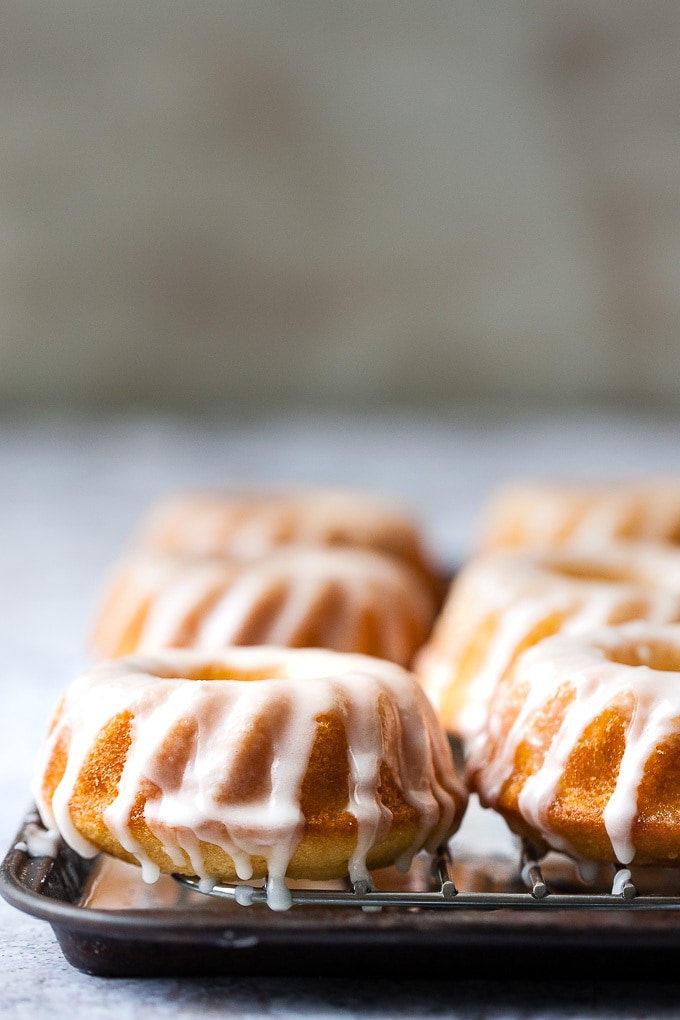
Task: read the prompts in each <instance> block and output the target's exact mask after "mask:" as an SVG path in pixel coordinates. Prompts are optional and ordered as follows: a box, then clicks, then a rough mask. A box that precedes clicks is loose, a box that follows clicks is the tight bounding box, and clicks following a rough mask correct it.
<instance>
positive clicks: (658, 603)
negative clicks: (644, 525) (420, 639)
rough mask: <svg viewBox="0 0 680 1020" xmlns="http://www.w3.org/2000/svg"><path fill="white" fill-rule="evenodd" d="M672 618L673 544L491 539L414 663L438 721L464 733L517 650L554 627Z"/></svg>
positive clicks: (676, 561)
mask: <svg viewBox="0 0 680 1020" xmlns="http://www.w3.org/2000/svg"><path fill="white" fill-rule="evenodd" d="M635 619H647V620H651V621H653V622H656V623H672V622H675V621H678V620H680V550H676V549H672V548H668V547H666V546H664V545H661V544H657V543H651V542H650V543H643V542H636V543H626V542H619V543H616V542H610V543H608V544H606V545H603V546H601V547H600V546H598V547H597V548H594V549H591V548H589V547H586V548H583V549H577V548H576V547H569V548H566V547H565V548H561V549H543V550H537V549H522V550H514V549H500V550H497V551H494V552H488V553H486V554H480V555H478V556H476V557H473V558H472V559H470V560H469V561H468V562H467V563H466V564H465V566H464V567H463V568H462V569H461V571H460V572H459V574H458V576H457V577H456V578H455V579H454V581H453V582H452V585H451V587H450V589H449V594H448V596H447V598H446V600H445V602H444V606H443V608H442V610H441V612H440V614H439V615H438V617H437V619H436V622H435V625H434V628H433V630H432V633H431V635H430V637H429V638H428V640H427V641H426V642H425V644H424V645H423V646H422V647H421V649H419V651H418V652H417V653H416V656H415V660H414V663H413V668H414V670H415V672H416V674H417V675H418V677H419V680H420V682H421V683H422V685H423V687H424V689H425V691H426V693H427V694H428V696H429V698H430V700H431V701H432V702H433V704H434V706H435V709H436V711H437V713H438V716H439V719H440V721H441V722H442V723H443V725H444V726H445V728H446V729H447V730H448V731H449V732H451V733H453V734H455V735H456V736H458V737H460V738H462V739H464V740H470V739H472V738H473V737H474V736H475V734H476V733H477V732H478V731H479V730H481V729H482V728H483V726H484V724H485V720H486V712H487V707H488V702H489V699H490V698H491V697H492V696H493V693H494V691H495V689H496V685H497V684H498V681H499V679H500V678H501V677H502V676H503V674H504V673H505V672H506V671H507V670H508V668H509V667H510V666H511V665H512V663H513V662H514V661H515V660H516V659H517V657H518V656H519V654H520V653H521V652H522V651H523V650H524V649H525V648H528V647H530V646H531V645H533V644H536V642H538V641H540V640H541V639H542V638H545V637H548V636H549V635H551V634H555V633H557V632H559V631H567V632H575V631H578V630H583V629H587V628H590V627H594V626H601V625H606V624H615V623H623V622H625V621H627V620H635Z"/></svg>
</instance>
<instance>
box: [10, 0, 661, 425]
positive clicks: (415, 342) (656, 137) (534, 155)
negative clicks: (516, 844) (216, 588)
mask: <svg viewBox="0 0 680 1020" xmlns="http://www.w3.org/2000/svg"><path fill="white" fill-rule="evenodd" d="M0 17H1V22H2V25H1V42H0V47H1V53H0V406H1V407H3V408H15V407H21V408H34V407H43V406H49V407H54V406H69V407H83V408H87V407H94V408H121V407H122V408H124V407H126V406H128V405H130V404H132V405H135V406H153V407H162V408H166V409H169V410H173V409H180V410H183V411H185V410H196V409H200V410H202V409H206V408H210V409H212V408H214V409H224V408H230V409H233V408H234V407H236V406H241V405H243V406H249V407H253V406H263V407H271V406H286V405H290V404H294V405H295V406H304V405H310V406H316V405H332V406H368V407H372V406H375V405H376V404H378V405H388V404H389V405H403V404H413V405H414V406H422V405H426V406H428V407H431V406H434V405H442V404H444V405H452V404H455V403H456V402H457V401H462V400H465V401H469V400H480V401H483V400H492V401H493V400H498V401H502V400H507V401H510V402H516V401H521V402H522V403H525V402H527V401H528V402H531V401H533V402H536V403H538V404H542V405H547V406H551V405H554V404H555V403H556V402H561V403H563V402H567V403H573V402H579V401H596V402H614V403H619V404H621V403H622V402H625V403H626V404H627V405H629V406H650V405H653V406H664V407H667V406H670V407H676V406H678V405H680V387H679V386H678V378H679V374H680V343H678V336H679V335H680V329H679V327H680V286H679V272H678V268H679V266H680V118H679V112H678V111H679V110H680V74H679V73H678V53H679V52H680V4H677V3H675V2H673V0H667V2H663V0H650V2H647V3H644V4H643V3H638V2H626V0H599V2H598V0H561V2H544V0H521V2H520V0H511V2H507V0H482V2H479V3H465V2H460V3H458V2H455V0H443V2H438V0H418V2H392V0H390V2H387V0H372V2H368V3H366V2H359V0H356V2H355V0H285V2H281V3H274V2H271V0H196V2H193V3H173V4H169V5H164V4H156V3H151V2H149V0H137V2H135V3H132V2H128V0H121V2H118V3H104V2H103V0H60V2H59V3H57V4H55V3H53V2H51V0H3V4H2V13H1V15H0Z"/></svg>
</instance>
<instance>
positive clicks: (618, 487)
mask: <svg viewBox="0 0 680 1020" xmlns="http://www.w3.org/2000/svg"><path fill="white" fill-rule="evenodd" d="M621 539H623V540H632V541H660V542H664V543H668V544H671V545H678V544H680V478H678V479H675V478H649V479H619V480H617V479H611V480H608V481H603V482H601V481H587V480H581V481H578V480H565V481H554V482H550V481H540V480H538V481H531V480H525V481H521V480H518V481H516V482H511V483H507V484H505V485H502V486H500V487H499V488H498V489H497V490H496V491H495V492H493V493H492V494H491V497H490V498H489V500H488V502H487V503H486V505H485V506H484V508H483V510H482V514H481V517H480V525H479V529H478V534H477V536H476V546H477V551H479V552H483V551H486V550H489V549H497V548H501V547H503V548H504V547H520V546H528V545H534V546H545V545H547V546H555V545H568V544H570V543H573V542H575V543H578V544H583V543H590V544H593V545H594V544H597V543H601V542H604V543H606V542H609V541H612V540H621Z"/></svg>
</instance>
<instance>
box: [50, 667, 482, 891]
mask: <svg viewBox="0 0 680 1020" xmlns="http://www.w3.org/2000/svg"><path fill="white" fill-rule="evenodd" d="M216 664H217V665H218V666H219V669H220V671H223V673H224V675H227V676H244V675H246V676H247V675H249V674H251V675H255V676H256V677H258V679H250V680H248V679H240V680H239V679H229V680H201V679H191V680H188V679H184V678H185V677H187V676H188V677H192V678H200V677H201V676H206V675H208V676H209V675H211V674H210V673H206V669H207V668H209V669H214V667H215V665H216ZM212 675H214V673H213V674H212ZM220 675H222V673H220ZM261 677H265V678H262V679H259V678H261ZM381 697H384V698H386V699H388V700H387V702H386V704H387V705H388V712H392V714H393V722H394V724H395V731H396V732H397V733H398V738H397V742H398V745H399V746H396V747H394V748H393V747H387V746H385V742H384V740H383V737H382V732H381V725H380V721H379V718H378V710H377V705H378V700H379V699H380V698H381ZM331 710H333V711H335V712H338V713H339V714H340V715H341V717H342V719H343V722H344V725H345V729H346V734H347V740H348V745H349V748H350V752H349V764H350V779H349V789H348V804H347V811H349V812H350V813H351V814H352V815H354V817H355V818H356V820H357V833H358V835H357V845H356V849H355V852H354V854H353V856H352V859H351V861H350V875H351V877H352V879H353V880H357V879H362V878H363V879H366V880H368V871H367V868H366V856H367V854H368V853H369V851H370V849H371V848H372V847H373V846H374V845H375V843H376V842H377V841H378V840H379V839H380V838H381V837H382V836H383V835H384V834H385V832H386V831H387V829H388V828H389V825H390V821H391V816H390V813H389V812H388V811H387V810H386V809H385V808H384V807H383V806H382V804H381V803H380V798H379V795H378V786H379V778H380V775H379V774H380V764H381V762H382V761H386V762H387V763H388V764H389V766H390V768H391V769H392V770H393V774H394V775H395V777H396V778H397V781H398V782H399V784H400V786H401V788H402V791H403V796H404V798H405V800H406V801H407V803H409V804H411V805H412V806H413V807H414V808H416V810H417V812H418V817H419V819H420V829H419V831H418V833H417V835H416V838H415V839H414V841H413V845H412V846H411V848H410V849H409V854H410V855H412V854H414V853H415V852H416V851H418V850H420V849H421V848H423V847H425V848H427V849H429V850H434V849H435V848H436V846H437V845H439V843H440V842H441V841H442V839H444V838H446V837H447V836H448V835H449V834H450V833H451V831H452V830H453V828H455V827H456V826H457V824H459V822H460V819H459V818H457V817H456V798H455V796H454V790H455V793H456V795H457V796H458V797H460V793H461V788H460V784H459V782H458V780H457V778H456V777H455V774H454V772H453V765H452V761H451V754H450V750H449V747H448V743H447V741H446V738H445V736H444V734H443V732H442V730H441V728H440V727H439V725H438V724H437V722H436V719H435V717H434V714H433V712H432V709H431V707H430V705H429V703H428V702H427V699H426V698H425V696H424V695H423V694H422V692H421V691H420V688H419V687H418V685H417V683H416V682H415V679H414V677H413V676H412V675H411V674H410V673H408V672H407V671H406V670H403V669H401V668H400V667H399V666H396V665H394V664H392V663H389V662H386V661H382V660H379V659H375V658H372V657H367V656H359V655H341V654H340V653H333V652H326V651H320V650H315V649H302V650H290V649H280V648H272V647H266V648H264V647H263V648H235V649H231V650H229V651H228V652H223V653H219V654H213V655H211V656H210V658H209V659H207V658H206V656H205V655H201V654H200V653H197V652H190V651H186V650H182V651H173V652H168V653H165V654H159V655H158V656H156V657H155V658H144V657H130V658H126V659H120V660H117V661H115V662H104V663H101V664H99V665H98V666H97V667H95V668H94V669H93V670H91V671H90V672H89V673H86V674H84V675H83V676H81V677H80V678H79V679H78V680H76V681H75V682H74V683H73V684H72V685H71V687H70V688H69V689H68V690H67V692H66V695H65V701H64V704H63V709H62V713H61V716H60V718H59V720H58V723H57V725H56V726H55V727H54V729H53V730H52V732H51V734H50V736H49V738H48V740H47V741H46V744H45V747H44V749H43V751H42V753H41V755H40V758H39V760H38V762H37V765H36V770H35V777H34V781H33V792H34V796H35V798H36V803H37V804H38V808H39V811H40V815H41V818H42V820H43V822H44V824H45V825H46V826H47V827H49V828H53V829H56V830H58V831H59V832H60V833H61V835H62V836H63V838H64V839H65V840H66V842H67V843H68V844H69V845H70V846H72V847H73V848H74V849H75V850H76V851H77V852H78V853H80V854H81V855H83V856H86V857H87V856H93V855H94V854H95V853H96V852H97V850H96V848H95V847H94V846H92V845H91V844H90V843H89V842H88V841H87V840H85V839H84V838H83V837H82V835H80V833H79V832H78V831H77V830H76V827H75V825H74V823H73V820H72V818H71V813H70V803H71V798H72V795H73V791H74V785H75V783H76V781H77V778H78V775H79V773H80V770H81V768H82V766H83V764H84V762H85V760H86V759H87V756H88V754H89V751H90V748H91V747H92V744H93V742H94V741H95V739H96V737H97V735H98V734H99V733H100V731H101V730H102V728H103V727H104V726H105V724H106V723H107V722H108V721H109V720H110V719H112V718H113V717H115V716H117V715H119V714H120V713H123V712H129V713H130V714H131V715H132V717H133V722H132V726H131V738H132V739H131V745H130V748H129V750H128V753H127V757H126V761H125V765H124V768H123V772H122V775H121V777H120V780H119V783H118V789H117V794H116V797H115V799H114V800H113V802H112V803H111V804H110V806H109V807H108V808H107V809H106V812H105V815H104V821H105V824H106V826H107V827H108V829H109V830H110V831H111V833H113V835H114V836H115V837H116V839H117V840H118V841H119V843H120V844H121V845H122V846H123V847H124V848H125V849H126V850H127V851H128V852H129V853H131V854H132V855H133V856H134V857H135V858H136V860H137V861H138V862H139V864H140V865H141V867H142V872H143V877H144V879H145V880H146V881H148V882H154V881H156V880H157V879H158V877H159V869H158V867H157V865H156V864H155V863H154V862H153V861H151V860H150V859H149V857H148V855H147V854H146V852H145V850H144V849H143V848H142V847H141V846H140V844H139V843H138V841H137V840H136V839H135V838H134V836H133V834H132V833H131V831H130V825H129V822H130V813H131V810H132V808H133V806H134V804H135V798H136V796H137V794H138V792H139V790H140V783H152V784H154V787H155V788H156V789H157V791H158V792H157V794H152V795H150V796H149V797H148V799H147V800H146V804H145V808H144V818H145V821H146V823H147V825H148V827H149V829H150V830H151V831H152V833H154V835H156V836H157V838H158V839H159V840H160V842H161V844H162V845H163V847H164V848H165V850H166V852H167V854H168V855H169V856H170V858H171V859H172V860H173V862H176V863H179V862H180V861H182V860H183V859H184V855H186V857H188V858H189V860H190V862H191V866H192V868H193V870H194V872H195V874H196V875H197V876H198V877H199V878H200V879H202V880H206V882H209V881H210V880H211V878H212V877H213V876H211V874H210V873H209V871H208V870H206V865H205V862H204V859H203V855H202V853H201V848H200V846H199V841H204V842H209V843H213V844H216V845H217V846H220V847H221V848H222V849H223V850H224V851H225V852H226V853H227V854H228V855H229V856H230V857H231V858H232V859H233V861H234V863H235V867H236V870H237V874H238V875H239V877H240V878H241V879H243V880H248V879H249V878H250V877H251V875H252V873H253V871H252V864H251V858H252V857H256V856H257V857H262V858H264V859H265V860H266V862H267V868H268V884H267V889H268V900H269V903H270V905H271V906H272V907H273V908H274V909H285V907H286V906H288V905H289V903H290V897H289V894H288V891H287V887H286V885H285V875H286V871H287V867H288V863H289V861H290V859H291V857H292V856H293V853H294V852H295V849H296V847H297V845H298V843H299V841H300V839H301V836H302V833H303V829H304V822H305V820H304V817H303V815H302V812H301V808H300V790H301V785H302V781H303V778H304V776H305V773H306V770H307V764H308V761H309V757H310V753H311V750H312V745H313V742H314V737H315V732H316V719H317V718H318V717H319V716H320V715H322V714H324V713H327V712H329V711H331ZM267 713H274V714H275V715H276V716H277V717H278V718H280V719H283V720H285V724H284V725H282V726H281V727H280V730H277V736H276V738H275V741H276V744H275V748H274V751H275V753H274V760H273V765H272V768H271V775H270V781H271V785H270V788H269V789H266V787H267V783H266V782H265V783H264V787H265V792H264V793H262V794H261V796H260V797H259V799H257V800H252V799H250V798H249V799H247V800H246V801H245V802H240V801H239V800H238V799H230V798H225V796H224V791H225V789H226V788H228V785H229V778H230V774H231V772H232V769H233V767H234V763H235V761H236V759H237V757H238V754H239V752H240V749H241V747H242V744H243V740H244V738H246V737H247V736H248V735H249V733H250V732H251V730H252V727H253V725H255V724H256V723H257V720H258V719H261V718H262V717H263V716H264V715H266V714H267ZM286 713H287V714H286ZM189 722H190V723H191V726H192V727H193V728H194V730H195V734H196V738H195V743H194V746H193V749H192V752H191V754H190V755H189V757H188V759H187V760H186V762H183V763H182V765H181V767H179V768H178V767H177V764H176V762H175V761H174V759H173V757H172V755H169V752H168V743H167V740H168V735H169V734H172V732H173V731H174V730H175V729H176V728H177V727H180V726H186V725H187V723H189ZM64 733H68V734H70V740H71V743H70V748H69V752H68V760H67V765H66V771H65V774H64V777H63V779H62V781H61V782H60V784H59V785H58V787H57V789H56V790H55V792H54V795H53V797H52V800H51V802H48V801H47V800H46V799H45V797H44V795H43V792H42V782H43V776H44V773H45V768H46V766H47V764H48V762H49V761H50V757H51V754H52V750H53V748H54V746H55V744H56V742H57V741H59V740H60V738H61V736H62V735H63V734H64ZM461 803H464V798H463V800H462V801H461Z"/></svg>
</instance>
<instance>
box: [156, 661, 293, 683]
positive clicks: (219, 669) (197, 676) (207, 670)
mask: <svg viewBox="0 0 680 1020" xmlns="http://www.w3.org/2000/svg"><path fill="white" fill-rule="evenodd" d="M282 678H283V674H282V672H281V671H280V670H278V669H277V668H276V667H275V666H270V667H268V668H267V669H263V668H260V669H247V668H245V667H242V668H238V667H237V666H233V665H230V666H227V665H226V664H224V663H221V662H216V663H201V665H200V666H197V667H196V668H195V669H191V668H189V669H185V670H183V671H182V676H181V677H179V676H178V677H176V678H175V679H177V680H180V679H181V680H235V681H239V680H243V681H248V680H278V679H282Z"/></svg>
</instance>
